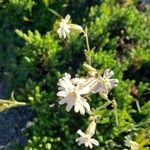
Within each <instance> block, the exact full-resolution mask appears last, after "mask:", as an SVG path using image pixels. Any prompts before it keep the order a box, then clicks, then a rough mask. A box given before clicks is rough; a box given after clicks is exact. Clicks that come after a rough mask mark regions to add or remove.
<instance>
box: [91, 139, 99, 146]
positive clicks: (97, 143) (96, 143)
mask: <svg viewBox="0 0 150 150" xmlns="http://www.w3.org/2000/svg"><path fill="white" fill-rule="evenodd" d="M91 142H92V143H93V144H94V145H96V146H98V145H99V142H98V141H97V140H95V139H91Z"/></svg>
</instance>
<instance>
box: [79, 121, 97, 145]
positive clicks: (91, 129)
mask: <svg viewBox="0 0 150 150" xmlns="http://www.w3.org/2000/svg"><path fill="white" fill-rule="evenodd" d="M95 129H96V123H95V121H92V122H91V123H90V125H89V126H88V128H87V130H86V133H84V132H82V131H81V130H80V129H79V130H78V131H77V133H78V134H79V135H80V136H81V137H79V138H77V139H76V142H78V145H81V144H84V145H85V147H90V148H93V144H94V145H96V146H98V145H99V142H98V141H97V140H95V139H94V138H92V136H93V135H94V134H95Z"/></svg>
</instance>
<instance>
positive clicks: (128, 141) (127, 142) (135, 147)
mask: <svg viewBox="0 0 150 150" xmlns="http://www.w3.org/2000/svg"><path fill="white" fill-rule="evenodd" d="M125 146H127V147H130V149H131V150H139V144H138V143H136V142H135V141H132V139H131V137H130V135H129V136H126V137H125Z"/></svg>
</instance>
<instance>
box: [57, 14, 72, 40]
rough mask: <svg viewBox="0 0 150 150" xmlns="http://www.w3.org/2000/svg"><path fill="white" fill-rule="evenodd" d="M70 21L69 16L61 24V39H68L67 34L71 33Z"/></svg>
mask: <svg viewBox="0 0 150 150" xmlns="http://www.w3.org/2000/svg"><path fill="white" fill-rule="evenodd" d="M69 20H70V15H67V16H66V17H65V19H62V20H61V22H60V23H59V29H58V30H57V33H58V34H59V37H60V38H64V39H65V38H66V36H67V34H68V33H69V32H70V24H68V22H69Z"/></svg>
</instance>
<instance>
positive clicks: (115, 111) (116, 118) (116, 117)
mask: <svg viewBox="0 0 150 150" xmlns="http://www.w3.org/2000/svg"><path fill="white" fill-rule="evenodd" d="M114 115H115V120H116V125H117V126H118V125H119V121H118V114H117V109H115V110H114Z"/></svg>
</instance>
